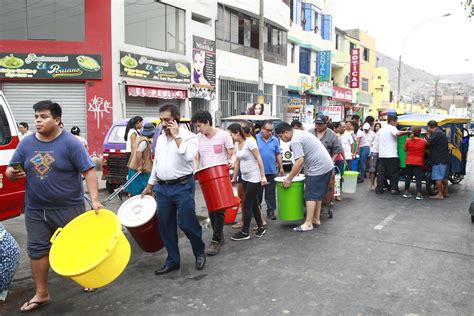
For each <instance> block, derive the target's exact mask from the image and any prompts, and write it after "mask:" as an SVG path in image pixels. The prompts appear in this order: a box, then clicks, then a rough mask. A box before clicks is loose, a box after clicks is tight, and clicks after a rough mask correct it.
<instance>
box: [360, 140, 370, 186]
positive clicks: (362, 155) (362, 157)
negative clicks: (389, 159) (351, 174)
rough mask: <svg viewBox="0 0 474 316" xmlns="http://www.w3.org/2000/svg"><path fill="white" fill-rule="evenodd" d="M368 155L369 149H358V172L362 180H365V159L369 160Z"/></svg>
mask: <svg viewBox="0 0 474 316" xmlns="http://www.w3.org/2000/svg"><path fill="white" fill-rule="evenodd" d="M369 155H370V147H368V146H365V147H360V163H359V170H360V176H361V177H362V178H367V173H366V169H367V159H368V158H369Z"/></svg>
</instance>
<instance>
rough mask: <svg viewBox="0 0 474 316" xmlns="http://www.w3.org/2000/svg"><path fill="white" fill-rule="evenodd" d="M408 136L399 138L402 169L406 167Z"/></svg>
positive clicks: (399, 156)
mask: <svg viewBox="0 0 474 316" xmlns="http://www.w3.org/2000/svg"><path fill="white" fill-rule="evenodd" d="M407 139H408V135H402V136H400V137H398V139H397V143H398V158H399V159H400V168H405V167H406V161H407V152H406V151H405V143H406V142H407Z"/></svg>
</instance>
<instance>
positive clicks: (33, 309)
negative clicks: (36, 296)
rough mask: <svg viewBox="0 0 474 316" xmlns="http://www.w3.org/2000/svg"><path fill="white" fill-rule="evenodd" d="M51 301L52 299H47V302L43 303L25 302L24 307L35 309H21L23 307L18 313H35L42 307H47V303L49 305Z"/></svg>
mask: <svg viewBox="0 0 474 316" xmlns="http://www.w3.org/2000/svg"><path fill="white" fill-rule="evenodd" d="M52 301H53V300H52V299H49V300H47V301H44V302H37V301H28V302H26V306H25V308H26V307H28V306H30V305H33V304H34V305H35V307H32V308H31V309H23V306H22V307H20V312H21V313H28V312H32V311H35V310H37V309H39V308H41V307H43V306H46V305H48V304H49V303H51V302H52Z"/></svg>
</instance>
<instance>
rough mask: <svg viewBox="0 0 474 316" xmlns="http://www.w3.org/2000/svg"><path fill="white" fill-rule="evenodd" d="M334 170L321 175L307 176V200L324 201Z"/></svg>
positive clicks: (305, 190) (305, 191) (305, 194)
mask: <svg viewBox="0 0 474 316" xmlns="http://www.w3.org/2000/svg"><path fill="white" fill-rule="evenodd" d="M333 171H334V170H331V171H329V172H328V173H325V174H322V175H319V176H306V181H305V188H304V199H305V201H322V200H323V198H324V196H325V195H326V193H328V189H329V180H331V176H332V173H333Z"/></svg>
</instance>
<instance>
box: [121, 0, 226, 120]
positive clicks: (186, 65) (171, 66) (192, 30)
mask: <svg viewBox="0 0 474 316" xmlns="http://www.w3.org/2000/svg"><path fill="white" fill-rule="evenodd" d="M112 16H113V19H112V64H113V65H114V66H113V68H112V76H113V82H112V86H113V100H114V104H115V105H116V106H115V107H114V111H113V112H114V119H115V120H117V119H120V118H130V117H133V116H135V115H140V116H142V117H158V116H159V108H160V107H161V106H162V105H164V104H175V105H176V106H178V107H179V109H180V112H181V115H182V116H183V117H189V116H190V115H191V113H192V112H193V111H195V110H197V109H198V108H202V109H207V110H209V109H211V108H214V107H215V105H214V104H215V103H216V98H215V88H216V80H215V41H214V39H215V31H214V30H215V20H216V18H217V2H216V1H205V2H194V1H181V2H176V1H152V0H149V1H148V0H147V1H134V0H117V1H112Z"/></svg>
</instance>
